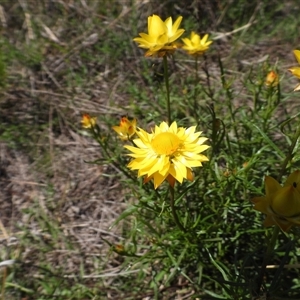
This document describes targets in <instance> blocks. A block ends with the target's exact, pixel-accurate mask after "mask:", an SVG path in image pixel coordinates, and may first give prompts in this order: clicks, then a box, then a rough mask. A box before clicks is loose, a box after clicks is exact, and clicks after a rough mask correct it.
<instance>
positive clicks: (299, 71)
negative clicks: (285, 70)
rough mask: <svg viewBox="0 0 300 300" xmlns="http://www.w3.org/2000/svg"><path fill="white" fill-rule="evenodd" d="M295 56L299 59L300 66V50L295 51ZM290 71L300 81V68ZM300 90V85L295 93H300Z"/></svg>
mask: <svg viewBox="0 0 300 300" xmlns="http://www.w3.org/2000/svg"><path fill="white" fill-rule="evenodd" d="M293 52H294V55H295V57H296V59H297V62H298V64H300V50H294V51H293ZM289 71H290V72H291V73H292V74H293V75H294V76H296V77H297V78H299V79H300V67H293V68H290V69H289ZM299 90H300V83H299V84H298V85H297V86H296V87H295V89H294V91H299Z"/></svg>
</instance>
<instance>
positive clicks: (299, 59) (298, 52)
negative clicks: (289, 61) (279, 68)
mask: <svg viewBox="0 0 300 300" xmlns="http://www.w3.org/2000/svg"><path fill="white" fill-rule="evenodd" d="M293 52H294V55H295V57H296V59H297V62H298V64H300V50H294V51H293Z"/></svg>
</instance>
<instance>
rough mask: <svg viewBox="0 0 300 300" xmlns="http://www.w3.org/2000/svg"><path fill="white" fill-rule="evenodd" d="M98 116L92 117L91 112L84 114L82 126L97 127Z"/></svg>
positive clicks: (87, 127)
mask: <svg viewBox="0 0 300 300" xmlns="http://www.w3.org/2000/svg"><path fill="white" fill-rule="evenodd" d="M96 121H97V118H96V117H91V116H90V115H89V114H83V116H82V119H81V126H82V127H83V128H86V129H89V128H92V127H95V125H96Z"/></svg>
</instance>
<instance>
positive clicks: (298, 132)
mask: <svg viewBox="0 0 300 300" xmlns="http://www.w3.org/2000/svg"><path fill="white" fill-rule="evenodd" d="M299 136H300V126H298V128H297V130H296V132H295V135H294V136H293V138H292V143H291V146H290V147H289V151H288V154H287V156H286V158H285V160H284V161H283V163H282V165H281V170H280V173H279V175H278V178H277V180H278V181H280V180H281V177H282V176H283V174H284V172H285V170H286V166H287V164H288V163H289V161H291V160H292V158H293V151H294V148H295V146H296V144H297V141H298V138H299Z"/></svg>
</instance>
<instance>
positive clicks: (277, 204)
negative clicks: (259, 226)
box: [252, 171, 300, 231]
mask: <svg viewBox="0 0 300 300" xmlns="http://www.w3.org/2000/svg"><path fill="white" fill-rule="evenodd" d="M265 190H266V195H265V196H262V197H255V198H253V199H252V202H253V203H254V209H256V210H258V211H260V212H262V213H263V214H265V215H266V218H265V221H264V226H266V227H269V226H272V225H277V226H279V227H280V228H281V229H282V230H283V231H288V230H289V229H290V228H291V227H292V226H294V225H295V226H300V171H295V172H293V173H292V174H291V175H290V176H289V177H288V178H287V180H286V182H285V184H284V186H283V187H282V186H281V185H280V184H279V183H278V182H277V181H276V180H275V179H274V178H272V177H270V176H266V177H265Z"/></svg>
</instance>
